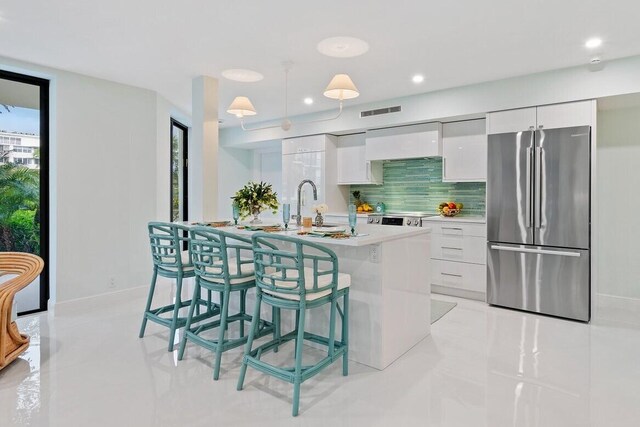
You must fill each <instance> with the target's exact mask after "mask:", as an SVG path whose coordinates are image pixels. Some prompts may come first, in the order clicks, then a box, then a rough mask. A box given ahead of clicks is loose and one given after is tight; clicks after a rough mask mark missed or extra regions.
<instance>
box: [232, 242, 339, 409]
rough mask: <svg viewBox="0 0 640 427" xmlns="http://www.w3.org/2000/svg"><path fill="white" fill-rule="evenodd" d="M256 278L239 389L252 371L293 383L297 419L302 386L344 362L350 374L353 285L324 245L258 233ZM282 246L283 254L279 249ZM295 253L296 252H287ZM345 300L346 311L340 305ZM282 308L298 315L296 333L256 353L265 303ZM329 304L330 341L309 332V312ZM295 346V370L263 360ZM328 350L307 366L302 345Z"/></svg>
mask: <svg viewBox="0 0 640 427" xmlns="http://www.w3.org/2000/svg"><path fill="white" fill-rule="evenodd" d="M252 241H253V251H254V261H255V276H256V284H257V288H256V289H257V290H256V306H255V312H254V318H253V321H252V323H251V327H250V329H249V339H248V341H247V345H246V347H245V352H244V357H243V360H242V367H241V368H240V378H239V379H238V390H242V387H243V384H244V378H245V374H246V372H247V367H248V366H251V367H252V368H255V369H257V370H258V371H260V372H263V373H265V374H268V375H271V376H273V377H276V378H279V379H281V380H283V381H287V382H290V383H292V384H293V416H294V417H295V416H297V415H298V408H299V405H300V385H301V384H302V383H303V382H304V381H306V380H308V379H309V378H311V377H313V376H314V375H316V374H317V373H319V372H320V371H322V369H324V368H326V367H327V366H329V365H330V364H331V363H333V362H335V361H336V360H338V359H339V358H342V374H343V375H345V376H346V375H348V373H349V362H348V353H349V286H350V284H351V277H350V276H349V275H348V274H343V273H339V272H338V258H337V257H336V254H335V253H334V252H333V251H332V250H330V249H327V248H326V247H324V246H321V245H318V244H315V243H310V242H307V241H304V240H301V239H297V238H294V237H288V236H281V235H273V234H267V233H256V234H254V235H253V236H252ZM274 246H279V247H281V248H282V249H275V248H274ZM287 248H291V249H287ZM340 299H342V302H343V307H342V309H341V308H340V306H339V304H338V301H339V300H340ZM263 302H264V303H266V304H269V305H270V306H272V307H277V308H278V309H287V310H294V311H295V312H296V326H295V329H294V330H293V331H292V332H290V333H287V334H285V335H282V336H278V337H276V338H274V339H273V340H271V341H269V342H266V343H264V344H262V345H260V346H258V347H256V348H252V346H253V341H254V339H255V338H256V337H257V336H258V334H257V331H258V326H259V323H258V317H257V315H258V314H259V313H260V306H261V304H262V303H263ZM325 304H330V305H331V307H330V315H329V336H328V337H323V336H319V335H317V334H312V333H309V332H305V313H306V311H307V309H313V308H317V307H320V306H323V305H325ZM337 315H339V316H340V318H341V323H342V331H341V336H340V340H337V339H336V318H337ZM291 340H293V341H295V357H294V359H295V360H294V365H293V366H292V367H285V368H283V367H278V366H273V365H271V364H269V363H267V362H265V361H263V360H261V356H262V355H263V354H264V353H266V352H268V351H271V350H277V349H278V347H279V346H280V345H282V344H283V343H285V342H287V341H291ZM304 340H308V341H310V342H313V343H316V344H321V345H324V346H326V347H327V356H326V357H324V358H323V359H322V360H320V361H319V362H318V363H316V364H314V365H303V363H302V345H303V341H304Z"/></svg>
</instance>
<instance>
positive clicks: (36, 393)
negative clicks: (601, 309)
mask: <svg viewBox="0 0 640 427" xmlns="http://www.w3.org/2000/svg"><path fill="white" fill-rule="evenodd" d="M439 298H440V297H439ZM445 299H446V298H445ZM450 300H451V301H455V302H458V305H457V306H456V307H455V308H454V309H453V310H452V311H451V312H449V313H448V314H447V315H445V316H444V317H443V318H442V319H441V320H439V321H438V322H437V323H435V324H434V325H433V329H432V336H431V337H429V338H427V339H425V340H424V341H422V342H421V343H420V344H418V345H417V346H416V347H415V348H413V349H412V350H411V351H409V352H408V353H407V354H405V355H404V356H403V357H402V358H401V359H400V360H398V361H396V362H395V363H394V364H393V365H391V366H390V367H389V368H388V369H386V370H385V371H382V372H378V371H374V370H373V369H370V368H367V367H365V366H360V365H357V364H354V363H352V364H351V374H350V375H349V377H347V378H345V377H342V376H341V374H340V364H339V363H337V364H335V365H334V366H333V367H332V368H331V369H329V370H327V371H326V372H325V373H323V374H320V375H319V376H317V377H315V378H314V379H313V380H311V381H309V382H307V383H305V384H304V385H303V387H302V399H301V413H300V416H299V417H298V418H295V419H294V418H292V417H291V415H290V412H291V395H292V388H291V386H290V385H289V384H284V383H282V382H280V381H277V380H275V379H270V378H266V377H264V376H262V375H259V374H258V373H257V372H255V371H251V370H249V372H248V374H247V386H246V388H245V390H244V391H242V392H238V391H236V389H235V388H236V380H237V376H238V371H239V360H240V359H239V358H240V351H239V350H238V351H233V352H231V353H229V354H228V355H226V356H225V357H223V370H222V372H221V379H220V380H219V381H218V382H214V381H213V380H212V378H211V375H212V370H211V363H212V360H213V357H212V355H211V354H210V353H208V352H206V351H204V350H199V349H195V348H194V347H190V349H189V351H188V353H187V355H186V358H185V360H184V361H182V362H179V363H178V362H177V357H176V353H175V352H173V353H169V352H167V351H166V348H165V347H166V342H167V331H166V329H163V328H161V327H159V326H158V325H155V324H150V325H149V327H148V334H147V337H146V338H144V339H142V340H141V339H138V338H137V332H138V327H139V322H140V312H141V307H142V306H143V304H144V299H143V297H136V298H134V299H132V300H131V301H129V302H126V303H119V304H108V305H107V306H106V307H103V308H92V309H91V310H82V309H81V310H78V311H76V312H75V313H73V314H71V313H68V314H64V315H61V314H59V315H58V316H57V317H55V319H52V318H51V317H50V315H47V314H43V315H39V316H31V317H27V318H22V319H20V322H19V323H20V326H21V328H22V330H24V331H27V332H28V333H30V334H31V335H32V346H31V348H30V350H29V351H28V353H27V354H26V355H24V356H23V358H22V360H18V361H17V362H16V363H14V364H12V365H11V366H9V367H8V368H6V369H5V370H3V371H2V372H0V425H2V426H3V427H4V426H9V425H37V426H165V425H166V426H172V425H181V426H199V425H203V426H204V425H207V426H211V425H216V426H232V425H233V426H244V425H247V426H249V425H261V426H269V425H274V426H275V425H277V426H282V425H304V426H315V425H322V426H326V425H338V426H339V425H350V426H387V425H393V426H411V425H420V426H487V427H499V426H527V427H533V426H539V427H553V426H563V427H567V426H581V427H583V426H627V425H628V426H637V425H639V423H640V331H639V330H637V329H633V328H629V327H620V326H600V325H585V324H581V323H575V322H569V321H562V320H557V319H553V318H546V317H541V316H534V315H529V314H524V313H520V312H515V311H509V310H504V309H498V308H491V307H487V306H486V305H484V304H482V303H479V302H473V301H466V300H456V299H450ZM314 351H316V350H313V349H308V352H309V354H310V356H311V353H313V352H314ZM287 353H288V352H287V351H283V352H281V353H279V356H278V357H283V356H286V354H287Z"/></svg>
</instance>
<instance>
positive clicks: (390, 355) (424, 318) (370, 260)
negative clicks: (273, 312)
mask: <svg viewBox="0 0 640 427" xmlns="http://www.w3.org/2000/svg"><path fill="white" fill-rule="evenodd" d="M221 230H223V231H226V232H229V233H235V234H239V235H243V236H248V235H250V234H252V232H250V231H247V230H242V229H237V228H235V227H224V228H221ZM356 231H357V233H359V234H360V235H359V236H357V237H352V238H349V239H331V238H319V237H310V236H297V234H296V231H288V232H286V233H282V234H286V235H290V236H295V237H300V238H302V239H304V240H308V241H310V242H314V243H317V244H321V245H326V246H327V247H328V248H330V249H331V250H333V251H334V252H335V253H336V255H337V256H338V262H339V268H340V272H342V273H348V274H350V275H351V290H350V295H349V301H350V307H349V317H350V322H349V323H350V324H349V327H350V329H349V330H350V332H349V339H350V342H349V359H350V360H353V361H355V362H358V363H362V364H364V365H367V366H371V367H373V368H376V369H385V368H386V367H387V366H389V365H390V364H391V363H392V362H393V361H395V360H396V359H398V358H399V357H400V356H402V355H403V354H404V353H405V352H407V351H408V350H409V349H410V348H411V347H413V346H414V345H416V344H417V343H418V342H419V341H420V340H422V339H423V338H425V337H426V336H428V335H429V333H430V326H431V325H430V323H431V298H430V286H429V271H428V261H429V252H430V229H429V228H419V227H391V226H380V225H360V226H358V227H357V230H356ZM283 315H284V313H283ZM283 319H284V321H285V322H286V317H284V316H283ZM308 319H309V322H308V330H310V331H311V332H315V333H320V334H324V335H326V334H327V332H328V331H327V329H328V325H329V310H328V308H326V309H323V308H319V309H313V310H309V312H308ZM285 328H286V323H285Z"/></svg>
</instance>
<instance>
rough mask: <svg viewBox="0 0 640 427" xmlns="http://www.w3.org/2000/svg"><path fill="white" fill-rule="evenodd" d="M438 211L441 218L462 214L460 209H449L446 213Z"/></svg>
mask: <svg viewBox="0 0 640 427" xmlns="http://www.w3.org/2000/svg"><path fill="white" fill-rule="evenodd" d="M438 211H439V212H440V215H441V216H456V215H458V214H459V213H460V212H462V209H449V210H448V211H447V212H444V211H442V210H441V209H438Z"/></svg>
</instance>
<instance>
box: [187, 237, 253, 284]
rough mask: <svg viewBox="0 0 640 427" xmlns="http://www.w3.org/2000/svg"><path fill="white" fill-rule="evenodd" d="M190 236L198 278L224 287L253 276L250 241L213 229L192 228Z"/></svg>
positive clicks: (192, 255)
mask: <svg viewBox="0 0 640 427" xmlns="http://www.w3.org/2000/svg"><path fill="white" fill-rule="evenodd" d="M190 237H191V244H190V250H191V257H192V260H193V266H194V268H195V273H196V276H198V277H200V278H202V279H205V280H209V281H211V282H216V283H221V282H224V283H225V284H229V283H230V282H231V281H233V280H234V279H243V278H246V277H249V276H253V268H251V267H253V248H252V247H251V240H250V239H248V238H244V237H241V236H238V235H235V234H230V233H227V232H225V231H222V230H216V229H215V228H212V227H193V228H192V229H191V231H190ZM230 263H231V264H230Z"/></svg>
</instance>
